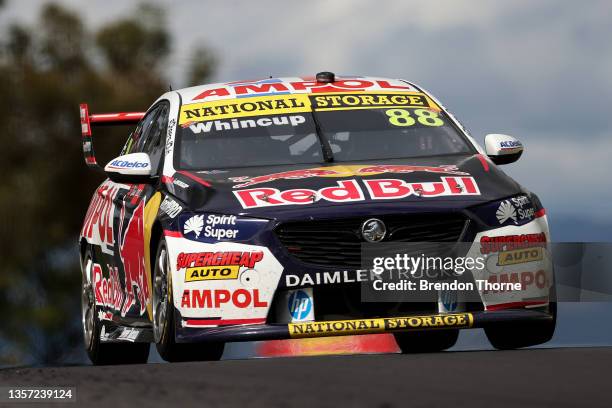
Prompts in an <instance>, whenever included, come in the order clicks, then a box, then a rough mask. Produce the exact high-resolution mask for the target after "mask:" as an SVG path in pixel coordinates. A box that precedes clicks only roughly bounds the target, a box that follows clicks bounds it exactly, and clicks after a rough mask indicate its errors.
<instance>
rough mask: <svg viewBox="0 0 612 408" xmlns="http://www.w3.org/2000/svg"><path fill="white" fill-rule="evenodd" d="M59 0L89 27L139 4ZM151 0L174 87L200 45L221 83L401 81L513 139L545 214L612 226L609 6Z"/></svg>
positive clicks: (33, 11)
mask: <svg viewBox="0 0 612 408" xmlns="http://www.w3.org/2000/svg"><path fill="white" fill-rule="evenodd" d="M57 2H58V3H60V4H62V5H65V6H67V7H69V8H71V9H73V10H78V11H79V12H80V14H81V15H82V17H83V18H84V20H85V22H86V24H87V26H89V27H90V28H92V29H95V28H96V27H99V26H100V25H102V24H104V23H106V22H108V21H111V20H114V19H117V18H120V17H122V16H125V15H128V14H129V13H130V12H131V10H133V9H134V7H135V6H136V5H137V4H138V3H137V2H130V1H125V0H104V1H99V0H89V1H87V2H86V4H87V7H82V5H83V4H84V3H85V2H83V1H80V0H59V1H57ZM44 3H45V1H42V0H26V1H24V0H21V1H18V0H7V4H6V7H5V9H4V10H3V11H2V12H0V27H2V28H4V27H5V26H6V25H7V24H8V22H10V21H15V20H17V21H21V22H24V23H32V22H33V21H35V19H36V17H37V14H38V10H39V7H40V5H41V4H44ZM152 3H155V4H160V5H161V6H163V7H164V8H165V9H166V10H167V16H166V17H167V21H168V24H169V28H170V31H171V34H172V36H173V43H174V52H173V55H172V58H171V59H170V61H169V63H168V66H167V73H168V77H169V79H170V81H171V82H172V83H173V85H174V87H175V88H176V87H177V86H180V84H181V83H182V82H183V78H184V76H183V75H184V72H185V71H186V69H187V67H188V65H189V55H190V52H191V51H192V50H193V49H194V48H195V47H196V46H197V45H198V44H200V43H204V44H206V45H208V46H209V47H211V48H212V49H213V50H215V51H216V53H217V55H218V57H219V59H220V64H219V67H218V69H217V72H216V74H215V77H214V80H218V81H232V80H240V79H251V78H258V77H265V76H268V75H274V76H298V75H313V74H315V73H316V72H319V71H323V70H329V71H333V72H336V73H338V74H355V75H373V76H385V77H393V78H404V79H407V80H410V81H412V82H415V83H417V84H419V85H421V86H423V87H424V88H426V89H428V90H429V91H431V92H432V93H433V94H434V95H435V96H436V97H438V98H439V99H440V100H441V101H442V103H443V104H444V105H445V106H446V107H447V108H449V109H450V110H451V111H452V112H453V113H455V115H456V116H457V117H458V118H459V119H460V120H461V121H462V122H463V123H464V124H465V125H466V126H467V128H468V129H469V130H470V131H471V133H472V135H473V136H474V137H475V138H476V140H478V141H479V142H481V143H482V141H483V138H484V135H485V134H487V133H506V134H510V135H513V136H515V137H517V138H518V139H519V140H521V141H522V142H523V144H524V145H525V153H524V155H523V157H522V158H521V159H520V160H519V161H518V162H517V163H515V164H512V165H508V166H505V167H504V170H505V171H506V172H507V173H508V174H509V175H511V176H512V177H514V178H516V179H517V181H519V182H520V183H521V184H523V185H524V186H525V187H526V188H528V189H530V190H532V191H534V192H536V193H537V194H538V195H539V196H540V198H541V199H542V201H543V203H544V205H545V206H546V207H547V209H548V213H549V215H550V216H551V217H554V218H556V219H561V218H563V219H566V220H569V219H572V220H573V219H576V220H577V222H582V221H584V223H585V224H584V225H587V223H590V224H589V225H594V226H598V228H600V229H601V230H602V231H604V235H605V234H606V233H607V231H612V218H611V217H610V210H611V209H612V205H611V204H610V202H611V201H612V188H610V187H611V183H610V182H609V175H610V174H611V173H612V164H611V161H610V156H611V155H612V119H611V116H612V115H610V114H611V113H612V109H610V107H611V106H612V75H610V73H612V42H611V41H610V39H611V38H612V24H610V22H609V16H610V15H612V2H610V1H607V0H601V1H598V0H594V1H581V2H570V1H552V0H539V1H533V0H530V1H523V0H514V1H512V2H509V1H476V0H467V1H466V0H455V1H436V2H421V1H418V2H417V1H407V0H404V1H389V0H376V1H365V0H352V1H344V0H334V1H333V2H332V1H324V0H310V1H307V2H306V1H302V2H297V1H268V0H260V1H257V2H253V1H246V0H245V1H232V0H228V1H224V2H220V1H215V2H212V1H198V0H184V1H180V2H176V1H175V2H170V1H153V2H152ZM176 84H178V85H176ZM580 220H582V221H580ZM607 234H608V235H607V236H609V237H610V238H612V232H611V233H607Z"/></svg>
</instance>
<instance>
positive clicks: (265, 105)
mask: <svg viewBox="0 0 612 408" xmlns="http://www.w3.org/2000/svg"><path fill="white" fill-rule="evenodd" d="M310 110H311V107H310V101H309V99H308V96H307V95H280V96H260V97H254V98H248V99H224V100H220V101H213V102H204V103H192V104H189V105H183V106H182V107H181V112H180V116H179V125H181V126H186V125H190V124H192V123H194V122H202V121H213V120H220V119H231V118H240V117H246V116H262V115H280V114H285V115H287V114H293V113H303V112H309V111H310ZM228 129H229V128H228Z"/></svg>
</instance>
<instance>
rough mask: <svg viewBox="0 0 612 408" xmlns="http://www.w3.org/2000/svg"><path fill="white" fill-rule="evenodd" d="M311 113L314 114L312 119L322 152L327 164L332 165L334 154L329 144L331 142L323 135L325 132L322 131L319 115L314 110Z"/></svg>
mask: <svg viewBox="0 0 612 408" xmlns="http://www.w3.org/2000/svg"><path fill="white" fill-rule="evenodd" d="M310 113H311V114H312V119H313V121H314V124H315V131H316V132H317V137H318V138H319V143H321V150H322V151H323V159H324V160H325V161H326V162H327V163H331V162H333V161H334V153H333V151H332V148H331V145H330V144H329V140H327V138H326V137H325V135H324V134H323V131H322V130H321V124H320V123H319V119H318V118H317V115H316V114H315V111H314V108H313V109H312V111H311V112H310Z"/></svg>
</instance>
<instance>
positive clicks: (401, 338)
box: [394, 329, 459, 354]
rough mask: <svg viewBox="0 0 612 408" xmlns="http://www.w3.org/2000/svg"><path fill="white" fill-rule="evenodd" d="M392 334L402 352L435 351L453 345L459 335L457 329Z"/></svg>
mask: <svg viewBox="0 0 612 408" xmlns="http://www.w3.org/2000/svg"><path fill="white" fill-rule="evenodd" d="M394 336H395V341H396V342H397V345H398V346H399V348H400V350H401V351H402V354H410V353H435V352H438V351H443V350H446V349H449V348H451V347H453V346H454V345H455V343H456V342H457V338H458V337H459V330H455V329H452V330H438V331H435V330H432V331H420V332H406V333H395V334H394Z"/></svg>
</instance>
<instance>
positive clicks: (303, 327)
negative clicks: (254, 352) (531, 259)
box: [176, 309, 553, 343]
mask: <svg viewBox="0 0 612 408" xmlns="http://www.w3.org/2000/svg"><path fill="white" fill-rule="evenodd" d="M552 319H553V316H552V315H550V314H548V313H545V312H539V311H534V310H526V309H521V310H499V311H484V312H472V313H451V314H431V315H419V316H398V317H384V318H370V319H354V320H334V321H320V322H302V323H290V324H244V325H234V326H223V327H207V328H192V327H180V328H179V327H177V336H176V341H177V342H179V343H199V342H207V341H213V342H237V341H261V340H283V339H299V338H312V337H329V336H353V335H363V334H376V333H397V332H407V331H425V330H450V329H476V328H484V327H488V326H491V325H499V324H504V323H513V322H525V323H527V322H533V323H537V322H546V321H551V320H552Z"/></svg>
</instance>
